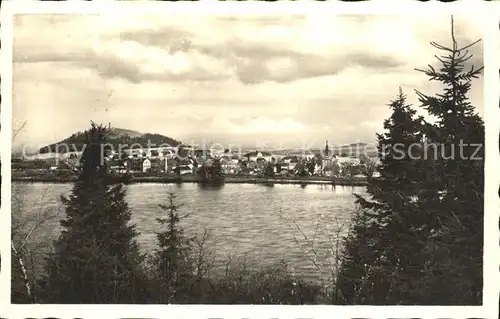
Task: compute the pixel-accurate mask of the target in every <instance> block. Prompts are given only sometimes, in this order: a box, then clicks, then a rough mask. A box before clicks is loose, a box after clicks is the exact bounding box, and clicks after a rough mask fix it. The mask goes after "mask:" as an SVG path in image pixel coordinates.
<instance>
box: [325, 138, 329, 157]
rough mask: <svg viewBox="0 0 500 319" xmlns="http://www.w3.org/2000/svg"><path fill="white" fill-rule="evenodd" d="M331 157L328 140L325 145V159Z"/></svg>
mask: <svg viewBox="0 0 500 319" xmlns="http://www.w3.org/2000/svg"><path fill="white" fill-rule="evenodd" d="M329 155H330V150H329V149H328V140H327V141H326V144H325V157H328V156H329Z"/></svg>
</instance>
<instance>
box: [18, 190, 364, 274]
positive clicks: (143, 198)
mask: <svg viewBox="0 0 500 319" xmlns="http://www.w3.org/2000/svg"><path fill="white" fill-rule="evenodd" d="M12 188H13V189H12V191H13V193H12V197H13V199H12V213H13V219H20V220H26V219H27V218H28V217H29V216H35V215H36V214H44V213H45V214H49V215H50V218H49V220H48V221H47V222H46V223H45V224H43V225H42V226H41V227H40V228H39V229H38V230H37V232H36V233H35V234H34V237H33V239H34V241H35V242H38V243H40V244H41V247H43V246H48V243H50V241H51V240H52V239H56V238H57V235H58V234H59V232H60V230H61V229H60V226H59V220H60V219H61V218H63V216H64V213H63V212H64V210H63V208H62V207H61V202H60V200H59V198H60V196H61V195H68V194H69V192H70V191H71V188H72V184H47V183H33V184H29V183H13V186H12ZM126 189H127V197H126V198H127V201H128V204H129V207H130V209H131V211H132V220H131V222H132V223H134V224H136V225H137V230H138V231H139V232H140V233H141V234H140V236H139V239H138V241H139V243H140V245H141V249H142V250H144V251H146V250H149V251H152V250H154V249H155V248H156V235H155V232H157V231H159V230H160V227H159V225H158V224H157V222H156V218H157V217H162V216H164V215H165V212H164V211H162V210H161V209H160V208H159V206H158V205H159V204H165V203H167V193H168V192H169V191H173V192H174V193H175V194H176V201H177V202H178V203H182V204H183V206H182V208H181V209H180V213H181V214H189V216H188V217H186V218H185V219H184V220H183V221H182V223H181V225H182V227H183V228H184V229H185V232H186V233H187V234H188V235H196V234H198V235H200V234H202V233H203V232H204V230H205V229H206V230H208V231H209V232H210V237H209V239H208V240H207V245H208V247H210V249H213V251H214V255H215V258H216V259H217V260H218V261H223V260H227V259H228V258H229V257H228V256H230V255H232V254H234V255H237V256H240V257H241V256H247V257H250V256H251V258H253V260H257V261H259V262H260V263H264V264H268V263H276V262H279V261H281V260H285V261H286V262H287V263H288V264H289V265H290V266H292V267H293V271H294V273H295V274H296V275H297V276H299V277H301V278H304V279H314V278H317V276H318V271H317V269H318V267H317V266H316V267H315V266H313V262H312V261H311V258H316V260H317V263H318V265H319V266H320V267H321V268H322V269H323V271H325V272H328V269H330V268H331V266H332V265H333V263H332V260H333V259H332V258H333V254H335V251H334V248H335V245H334V243H335V240H336V236H337V233H339V234H340V235H341V236H343V235H345V234H346V233H347V230H348V224H349V222H350V218H351V215H352V212H353V210H354V208H355V206H354V196H353V195H352V194H353V193H357V194H364V193H365V188H364V187H346V186H336V187H333V186H331V185H307V186H304V187H303V186H300V185H274V186H266V185H260V184H226V185H224V186H222V187H221V188H206V187H205V188H204V187H201V186H199V185H197V184H190V183H186V184H171V185H170V184H153V183H144V184H133V185H128V186H126ZM318 222H319V223H318ZM13 224H14V223H13ZM299 228H300V230H299ZM339 229H340V231H338V232H337V230H339ZM314 234H316V235H314ZM304 235H305V236H304ZM305 237H307V238H305ZM313 248H314V249H313ZM332 248H333V249H332ZM44 249H46V248H42V249H39V250H40V251H43V250H44ZM313 251H315V252H316V253H313Z"/></svg>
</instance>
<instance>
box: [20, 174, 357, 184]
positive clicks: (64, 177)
mask: <svg viewBox="0 0 500 319" xmlns="http://www.w3.org/2000/svg"><path fill="white" fill-rule="evenodd" d="M12 181H13V182H27V183H34V182H37V183H71V182H73V181H74V176H73V175H71V174H58V173H57V172H54V173H52V172H49V173H45V172H44V173H43V174H41V173H38V174H33V173H32V174H29V173H28V172H25V171H12ZM127 183H129V184H135V183H198V179H197V177H196V176H195V175H184V176H181V177H180V179H179V178H177V177H175V176H144V175H132V176H130V177H129V178H128V179H127ZM224 183H226V184H298V185H308V184H326V185H339V186H365V185H366V179H363V178H334V179H332V177H322V176H306V177H298V176H293V177H273V178H264V177H256V176H230V175H228V176H225V177H224Z"/></svg>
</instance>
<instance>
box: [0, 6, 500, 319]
mask: <svg viewBox="0 0 500 319" xmlns="http://www.w3.org/2000/svg"><path fill="white" fill-rule="evenodd" d="M128 8H129V9H128V10H127V12H128V13H127V14H120V13H119V12H114V13H112V12H111V11H105V10H103V11H101V12H77V11H75V12H66V13H65V14H60V13H59V12H54V13H50V12H43V13H38V14H22V13H19V14H14V15H13V16H12V22H11V23H12V26H11V27H12V83H11V87H12V103H11V111H9V112H8V114H11V116H12V122H11V123H12V127H9V128H8V129H9V130H10V129H11V131H12V133H11V135H10V136H9V139H10V140H11V145H10V146H9V148H10V150H9V151H10V152H11V159H10V166H9V167H10V169H9V170H10V176H9V177H10V178H9V180H7V183H10V184H7V187H9V188H10V190H9V192H10V199H9V198H3V199H2V204H5V203H6V202H9V200H10V207H11V208H10V220H11V222H10V226H8V227H10V237H11V238H10V242H11V245H10V246H11V247H10V248H11V249H10V255H6V254H5V252H4V254H3V255H2V260H4V258H8V259H9V262H10V279H9V281H10V292H9V295H10V302H11V304H12V305H13V306H14V305H24V306H23V307H24V308H23V309H27V308H26V307H30V306H29V305H33V306H40V304H43V305H75V304H79V305H96V304H100V305H102V304H107V305H150V306H158V305H275V306H277V305H281V306H286V305H309V306H318V305H334V306H477V309H483V308H481V306H484V305H485V304H486V303H487V302H486V301H485V300H486V298H488V297H490V296H486V295H485V293H484V291H485V290H484V289H485V288H484V287H485V285H488V284H491V280H492V279H495V280H496V279H498V276H497V275H495V274H494V276H493V277H487V274H486V273H487V272H486V271H485V267H484V260H485V259H484V258H485V257H484V256H486V254H487V253H486V251H485V248H484V247H485V232H486V231H485V214H486V212H487V211H488V210H487V207H486V205H485V154H486V151H485V149H486V148H485V145H486V144H485V117H486V115H487V114H490V113H488V111H487V110H486V109H487V107H488V106H486V98H485V96H484V92H485V85H486V84H485V72H486V70H485V69H484V67H485V59H484V56H485V48H486V47H487V46H486V45H485V43H484V37H485V31H484V25H485V22H484V21H482V20H481V19H479V18H478V15H473V14H470V15H469V14H467V12H466V11H461V12H458V13H452V12H446V11H437V12H435V13H433V14H425V15H424V14H420V15H418V14H409V13H406V14H402V13H401V14H395V13H392V14H375V13H369V12H365V13H333V12H332V13H331V14H327V13H325V12H323V13H321V14H320V13H319V12H316V13H315V12H313V11H312V10H309V11H307V10H306V11H303V12H301V11H300V10H296V11H295V12H290V13H278V12H274V13H273V12H271V11H269V10H268V11H267V12H263V13H259V11H258V10H253V11H252V10H248V11H247V12H244V13H243V12H242V11H244V10H239V11H238V10H236V9H235V10H233V11H234V12H232V11H231V10H220V11H219V12H218V11H217V10H213V11H210V10H207V11H201V10H199V11H197V12H196V13H193V14H190V13H189V12H188V11H185V12H176V13H172V12H170V13H169V11H168V10H158V11H157V12H134V10H133V9H131V8H132V7H131V6H128ZM235 8H236V7H235ZM429 10H430V9H429ZM2 22H3V21H2ZM497 31H498V30H497ZM496 73H498V71H496ZM3 81H4V77H3V76H2V82H3ZM496 106H498V98H497V100H496ZM10 112H11V113H10ZM2 116H4V112H3V105H2ZM2 123H4V122H2ZM488 125H490V124H488ZM2 129H4V127H2ZM2 134H3V133H2ZM494 134H496V135H497V137H498V132H496V133H494ZM495 147H496V146H495ZM4 151H5V150H4V148H3V149H2V152H4ZM4 165H5V164H4ZM497 166H498V165H497ZM495 176H496V175H495ZM2 182H4V183H5V180H4V178H2ZM2 187H5V186H2ZM497 187H498V186H497ZM494 193H495V194H497V190H495V191H494ZM495 209H498V207H496V208H495V207H493V210H490V211H489V212H491V213H493V214H496V212H495ZM2 213H6V211H5V210H3V211H2ZM7 213H8V211H7ZM490 220H491V219H490ZM491 226H493V227H497V226H498V222H496V225H491ZM486 227H488V226H486ZM6 240H8V239H6ZM493 241H496V242H498V238H496V239H495V238H494V239H493ZM3 267H5V262H4V263H3V265H2V268H3ZM495 267H496V269H497V270H498V265H497V266H495ZM2 270H3V269H2ZM488 281H489V283H488ZM490 291H491V290H490ZM491 297H492V298H493V299H495V298H496V299H495V300H496V301H494V302H493V303H492V302H491V301H490V302H489V303H488V304H489V305H490V306H491V305H492V304H493V305H494V304H496V306H497V307H498V296H496V297H495V296H491ZM117 307H119V306H117ZM13 309H15V308H13ZM33 309H35V308H33ZM47 309H49V308H47ZM64 309H70V308H64ZM156 309H162V308H156ZM198 309H201V308H198ZM243 309H248V308H243ZM292 309H294V308H292ZM344 309H348V308H344ZM464 309H465V308H464ZM467 309H470V308H467ZM490 310H491V309H490ZM68 311H69V310H68ZM276 311H277V310H276ZM289 311H290V309H289ZM497 311H498V310H497ZM69 313H70V312H69ZM135 313H137V312H135ZM273 313H274V312H273ZM276 313H277V312H276ZM365 313H366V311H365ZM405 313H406V315H409V314H410V313H411V311H410V312H409V311H406V312H405ZM444 313H445V312H444V311H441V312H436V315H438V314H441V315H444ZM455 313H460V312H455ZM484 313H486V312H485V310H478V314H484ZM159 314H161V312H160V313H159ZM262 314H263V313H262ZM297 314H299V312H297ZM300 314H301V315H304V313H303V312H302V313H300ZM497 314H498V313H497ZM51 315H52V314H51ZM198 315H200V314H198ZM201 315H203V314H201ZM238 315H241V316H244V315H245V313H241V314H238ZM366 315H369V314H368V313H366ZM414 315H416V314H414ZM72 316H74V317H76V316H79V314H77V313H75V314H74V315H72ZM222 317H224V316H222Z"/></svg>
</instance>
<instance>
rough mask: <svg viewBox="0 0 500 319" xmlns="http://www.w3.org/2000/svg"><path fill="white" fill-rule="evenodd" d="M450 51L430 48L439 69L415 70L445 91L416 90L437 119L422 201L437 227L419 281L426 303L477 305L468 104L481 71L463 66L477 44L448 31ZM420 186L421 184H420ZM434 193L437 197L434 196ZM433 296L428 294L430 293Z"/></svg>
mask: <svg viewBox="0 0 500 319" xmlns="http://www.w3.org/2000/svg"><path fill="white" fill-rule="evenodd" d="M451 35H452V47H451V48H447V47H444V46H442V45H439V44H437V43H434V42H433V43H431V44H432V45H433V46H434V47H435V48H437V49H439V50H441V51H443V52H446V53H447V54H448V55H447V56H444V57H441V58H438V59H439V61H440V63H441V67H440V69H439V70H435V69H434V68H432V67H429V69H428V70H419V71H422V72H424V73H425V74H426V75H427V76H429V78H430V80H432V81H437V82H439V83H440V84H441V85H442V86H444V90H443V92H442V93H441V94H436V95H435V96H430V95H426V94H423V93H421V92H418V91H417V94H418V96H419V100H420V102H421V103H422V107H423V108H424V109H425V110H426V111H427V112H428V113H429V114H431V115H433V116H434V117H436V118H437V122H436V123H435V124H432V125H427V130H426V134H427V135H428V138H429V140H430V141H431V142H432V143H435V144H439V145H442V147H441V154H440V156H439V157H438V160H437V161H436V162H435V166H436V169H435V171H436V173H437V175H436V178H435V179H436V182H434V183H433V184H432V186H434V187H433V188H434V189H433V192H432V193H431V192H427V194H425V195H426V196H422V201H423V202H424V203H425V204H427V205H424V207H427V209H428V211H430V210H432V212H434V213H435V214H436V215H437V216H438V218H439V220H438V222H439V226H438V227H435V228H434V233H433V234H432V236H431V237H430V238H429V241H428V243H427V247H426V248H427V250H426V252H427V254H428V259H429V262H428V264H427V267H426V271H425V275H424V276H423V277H422V278H421V281H420V284H421V286H420V287H421V289H422V290H424V291H428V292H429V293H428V294H427V295H425V298H426V300H428V302H429V303H434V302H436V301H434V300H436V299H437V300H439V301H440V304H460V305H461V304H480V303H481V300H482V286H483V280H482V274H483V234H484V232H483V222H484V122H483V120H482V119H481V117H480V116H479V115H478V114H477V113H476V111H475V108H474V106H473V105H471V103H470V102H469V99H468V97H467V94H468V93H469V91H470V88H471V83H472V80H473V79H475V78H477V77H479V75H480V74H481V72H482V70H483V68H482V67H481V68H478V69H475V68H474V66H471V68H470V69H469V70H466V69H465V63H466V62H467V61H468V60H469V59H470V58H471V57H472V55H471V54H469V53H468V49H469V48H470V47H471V46H473V45H475V44H477V43H478V42H479V41H476V42H474V43H472V44H469V45H467V46H465V47H462V48H459V47H458V44H457V41H456V40H455V36H454V32H453V20H452V32H451ZM424 186H425V184H424ZM436 194H438V196H436ZM431 292H432V293H431Z"/></svg>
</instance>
